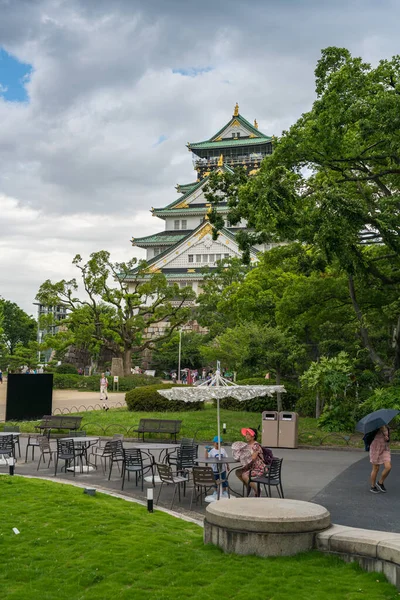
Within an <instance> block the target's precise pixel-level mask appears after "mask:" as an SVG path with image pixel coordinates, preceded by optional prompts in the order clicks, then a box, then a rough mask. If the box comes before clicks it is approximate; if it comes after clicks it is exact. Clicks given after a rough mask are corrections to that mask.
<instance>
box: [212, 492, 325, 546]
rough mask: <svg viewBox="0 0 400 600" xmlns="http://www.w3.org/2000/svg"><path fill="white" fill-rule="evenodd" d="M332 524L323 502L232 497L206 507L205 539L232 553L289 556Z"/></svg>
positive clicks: (310, 543) (309, 542)
mask: <svg viewBox="0 0 400 600" xmlns="http://www.w3.org/2000/svg"><path fill="white" fill-rule="evenodd" d="M330 524H331V519H330V514H329V512H328V511H327V510H326V508H324V507H323V506H319V505H318V504H312V503H311V502H301V501H299V500H283V499H282V500H281V499H277V498H232V499H230V500H220V501H219V502H214V503H213V504H211V505H209V506H208V507H207V511H206V518H205V520H204V543H205V544H214V545H215V546H219V547H220V548H222V550H224V551H225V552H230V553H234V554H255V555H257V556H292V555H293V554H298V553H299V552H305V551H307V550H311V549H312V548H313V546H314V538H315V534H316V533H318V532H319V531H323V530H324V529H327V528H328V527H329V526H330Z"/></svg>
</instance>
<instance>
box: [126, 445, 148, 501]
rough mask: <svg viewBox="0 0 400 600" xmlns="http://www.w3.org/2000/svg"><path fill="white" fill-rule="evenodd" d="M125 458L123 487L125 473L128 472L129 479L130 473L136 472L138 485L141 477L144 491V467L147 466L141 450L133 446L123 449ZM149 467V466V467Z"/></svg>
mask: <svg viewBox="0 0 400 600" xmlns="http://www.w3.org/2000/svg"><path fill="white" fill-rule="evenodd" d="M122 452H123V455H124V460H123V463H122V487H121V489H122V490H123V489H124V485H125V475H126V473H128V481H129V475H130V473H135V480H136V486H137V485H138V479H139V477H140V478H141V480H142V491H143V479H144V469H145V468H146V467H145V466H144V464H143V457H142V453H141V451H140V450H138V449H137V448H133V449H130V450H123V451H122ZM148 468H149V467H148Z"/></svg>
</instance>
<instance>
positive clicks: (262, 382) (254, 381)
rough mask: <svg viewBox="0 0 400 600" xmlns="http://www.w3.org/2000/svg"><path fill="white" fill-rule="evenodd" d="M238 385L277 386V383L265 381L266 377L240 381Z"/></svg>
mask: <svg viewBox="0 0 400 600" xmlns="http://www.w3.org/2000/svg"><path fill="white" fill-rule="evenodd" d="M236 383H237V384H238V385H275V382H274V383H271V380H270V379H265V377H248V378H247V379H240V381H237V382H236Z"/></svg>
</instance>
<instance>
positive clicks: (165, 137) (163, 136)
mask: <svg viewBox="0 0 400 600" xmlns="http://www.w3.org/2000/svg"><path fill="white" fill-rule="evenodd" d="M167 139H168V136H167V135H164V134H163V135H160V137H159V138H158V140H157V141H156V143H155V144H153V148H155V147H156V146H159V145H160V144H162V143H163V142H165V141H166V140H167Z"/></svg>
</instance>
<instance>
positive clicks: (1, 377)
mask: <svg viewBox="0 0 400 600" xmlns="http://www.w3.org/2000/svg"><path fill="white" fill-rule="evenodd" d="M0 383H3V371H2V370H1V369H0Z"/></svg>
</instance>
